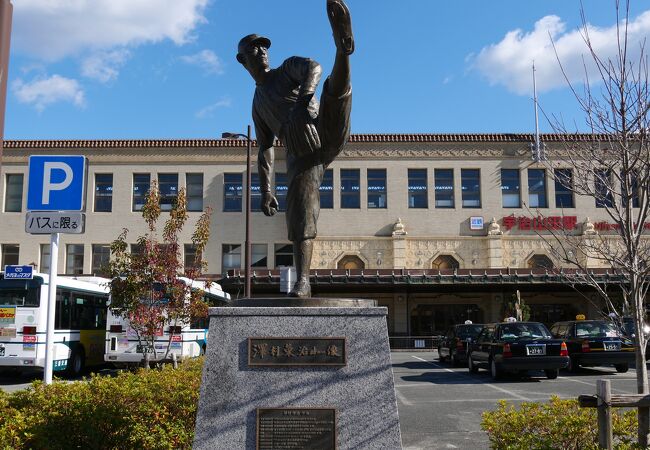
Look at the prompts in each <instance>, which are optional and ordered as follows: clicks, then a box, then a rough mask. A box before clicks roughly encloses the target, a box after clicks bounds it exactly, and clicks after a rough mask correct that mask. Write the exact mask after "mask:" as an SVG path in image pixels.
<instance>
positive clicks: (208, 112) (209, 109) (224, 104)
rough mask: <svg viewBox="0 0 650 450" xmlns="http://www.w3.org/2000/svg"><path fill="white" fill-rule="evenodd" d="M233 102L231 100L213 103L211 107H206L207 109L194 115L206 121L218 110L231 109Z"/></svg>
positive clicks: (202, 109)
mask: <svg viewBox="0 0 650 450" xmlns="http://www.w3.org/2000/svg"><path fill="white" fill-rule="evenodd" d="M231 103H232V102H231V101H230V99H229V98H226V99H222V100H219V101H218V102H216V103H213V104H211V105H208V106H206V107H205V108H201V109H200V110H199V111H197V112H196V114H194V115H195V116H196V117H197V118H198V119H206V118H209V117H212V114H213V113H214V111H215V110H217V109H218V108H229V107H230V105H231Z"/></svg>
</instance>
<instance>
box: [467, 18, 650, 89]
mask: <svg viewBox="0 0 650 450" xmlns="http://www.w3.org/2000/svg"><path fill="white" fill-rule="evenodd" d="M588 29H589V37H590V39H591V41H592V45H593V47H594V50H595V51H596V53H597V54H598V55H599V56H600V57H601V58H602V59H607V58H614V57H615V56H616V53H617V44H616V32H617V31H616V25H615V24H614V25H612V26H611V27H607V28H597V27H594V26H591V25H589V27H588ZM649 36H650V11H646V12H644V13H643V14H641V15H639V16H638V17H637V18H635V19H631V20H630V23H629V27H628V39H629V43H630V45H629V47H628V50H629V56H630V57H631V58H632V60H634V58H635V56H636V57H638V54H639V45H640V44H639V43H640V42H643V41H644V40H645V39H646V38H648V37H649ZM551 39H552V41H553V42H554V43H555V47H556V49H557V56H558V57H559V59H560V62H561V63H562V66H563V68H564V71H565V72H566V74H567V76H568V78H569V80H570V81H571V82H572V83H575V82H582V81H583V80H584V79H585V64H586V67H587V74H588V76H589V78H590V80H595V79H596V78H598V73H597V72H596V69H595V67H594V65H593V63H592V62H591V60H590V57H589V54H588V51H587V47H586V44H585V42H584V40H583V38H582V36H581V34H580V31H578V30H571V31H566V24H565V23H564V22H562V19H561V18H559V17H557V16H552V15H551V16H546V17H543V18H542V19H540V20H539V21H537V22H536V23H535V27H534V29H533V30H532V31H530V32H524V31H522V30H521V29H516V30H513V31H510V32H508V33H507V34H506V35H505V37H504V38H503V39H502V40H501V42H499V43H497V44H492V45H489V46H487V47H484V48H483V49H482V50H481V51H480V53H479V54H478V55H476V56H474V55H472V56H471V57H470V58H469V61H470V63H471V64H472V66H473V68H475V69H477V70H479V71H480V72H481V73H482V74H483V75H484V76H485V77H486V78H487V79H488V80H489V82H490V83H491V84H493V85H497V84H498V85H502V86H505V87H506V88H507V89H508V90H510V91H512V92H515V93H517V94H522V95H523V94H531V93H532V90H533V86H532V85H533V81H532V69H531V67H532V63H533V61H535V68H536V79H537V89H538V91H548V90H551V89H555V88H558V87H565V86H566V81H565V79H564V76H563V75H562V72H561V70H560V67H559V65H558V62H557V58H556V55H555V51H554V49H553V45H552V41H551Z"/></svg>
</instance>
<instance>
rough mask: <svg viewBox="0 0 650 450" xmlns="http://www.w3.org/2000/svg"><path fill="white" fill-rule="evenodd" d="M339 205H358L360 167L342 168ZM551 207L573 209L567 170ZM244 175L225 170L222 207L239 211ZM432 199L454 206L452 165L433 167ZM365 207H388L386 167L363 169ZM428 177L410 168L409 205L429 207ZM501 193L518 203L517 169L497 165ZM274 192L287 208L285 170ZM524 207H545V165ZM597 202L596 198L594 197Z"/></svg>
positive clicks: (474, 190) (329, 189) (465, 173)
mask: <svg viewBox="0 0 650 450" xmlns="http://www.w3.org/2000/svg"><path fill="white" fill-rule="evenodd" d="M340 170H341V172H340V176H341V190H340V191H341V197H340V199H341V208H344V209H355V208H360V207H361V170H360V169H340ZM333 179H334V177H333V169H328V170H326V171H325V176H324V178H323V183H322V185H321V188H320V203H321V208H326V209H327V208H333V207H334V186H333ZM554 179H555V206H556V207H557V208H573V207H574V199H573V191H572V190H571V186H572V171H571V169H556V170H555V173H554ZM242 183H243V174H242V173H226V174H225V175H224V184H225V186H224V207H223V210H224V211H225V212H241V211H242V206H243V203H242V199H243V195H242V194H243V184H242ZM259 184H260V183H259V176H258V175H257V174H253V176H252V180H251V185H252V186H251V210H252V211H259V210H260V202H261V192H260V187H259ZM460 186H461V198H460V201H461V206H462V207H463V208H480V207H481V170H480V169H460ZM433 187H434V201H435V207H436V208H456V194H455V186H454V169H434V170H433ZM367 190H368V192H367V201H368V203H367V207H368V209H377V208H381V209H384V208H387V207H388V203H387V192H388V190H387V181H386V169H368V170H367ZM428 191H429V181H428V170H427V169H408V207H409V208H414V209H418V208H424V209H426V208H428V207H429V192H428ZM501 192H502V201H503V207H504V208H521V189H520V171H519V169H502V170H501ZM275 196H276V198H277V200H278V203H279V205H280V207H279V211H284V210H286V196H287V175H286V173H282V172H280V173H276V175H275ZM528 196H529V198H528V206H529V207H531V208H548V207H549V205H548V198H547V187H546V170H545V169H528ZM597 206H598V202H597Z"/></svg>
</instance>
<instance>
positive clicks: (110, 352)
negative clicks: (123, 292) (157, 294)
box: [104, 277, 230, 366]
mask: <svg viewBox="0 0 650 450" xmlns="http://www.w3.org/2000/svg"><path fill="white" fill-rule="evenodd" d="M179 279H180V280H182V281H183V282H185V283H186V284H187V285H188V286H191V287H192V288H194V289H201V290H203V291H204V292H205V294H204V296H205V300H206V301H207V303H208V304H209V305H210V306H227V305H228V304H229V302H230V294H227V293H225V292H223V291H222V290H221V286H220V285H219V284H217V283H211V284H210V285H209V286H207V285H206V283H205V282H200V281H192V280H190V279H188V278H184V277H179ZM171 331H173V333H171ZM207 335H208V318H204V319H200V320H196V321H192V323H186V324H181V325H180V326H179V325H178V324H170V323H165V324H164V326H163V327H162V328H161V329H160V330H159V331H158V333H156V336H155V338H154V348H153V349H151V348H148V347H147V346H146V344H145V341H144V339H143V340H142V342H140V341H139V340H138V336H137V334H136V332H135V331H134V330H133V328H131V327H130V326H129V320H128V319H126V318H124V317H120V316H117V315H115V314H113V312H112V311H111V310H110V307H109V310H108V320H107V328H106V354H105V356H104V359H105V361H106V362H110V363H113V364H115V365H116V366H126V365H136V364H139V363H141V362H142V361H143V359H144V352H149V353H150V361H151V362H155V361H164V360H166V361H171V360H172V358H173V357H174V356H172V355H175V357H176V359H177V360H181V359H184V358H192V357H196V356H199V355H202V354H203V353H205V347H206V343H207V341H208V336H207ZM170 337H171V339H172V341H171V343H170V342H169V340H170ZM168 346H169V353H168V354H167V348H168ZM165 355H167V358H166V359H165Z"/></svg>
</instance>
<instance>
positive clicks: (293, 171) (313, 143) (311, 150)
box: [281, 80, 352, 242]
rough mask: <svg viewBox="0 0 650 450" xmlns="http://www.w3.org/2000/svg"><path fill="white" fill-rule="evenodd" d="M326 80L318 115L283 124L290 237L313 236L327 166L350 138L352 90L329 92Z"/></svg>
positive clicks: (303, 237) (304, 237)
mask: <svg viewBox="0 0 650 450" xmlns="http://www.w3.org/2000/svg"><path fill="white" fill-rule="evenodd" d="M327 87H328V80H326V81H325V85H324V87H323V93H322V95H321V99H320V108H319V110H318V117H317V118H315V119H313V118H310V117H308V116H305V117H299V118H296V119H294V120H293V121H291V122H288V123H286V124H285V126H284V127H283V130H282V131H283V132H282V138H281V139H282V141H283V142H284V144H285V146H286V148H287V172H288V173H287V178H288V189H287V212H286V220H287V230H288V234H289V240H290V241H292V242H296V241H297V242H299V241H303V240H305V239H314V238H315V237H316V222H317V221H318V214H319V212H320V185H321V183H322V181H323V173H324V172H325V169H326V168H327V166H328V165H329V164H330V163H331V162H332V161H333V160H334V158H336V156H337V155H338V154H339V153H340V152H341V150H343V147H344V146H345V144H346V142H347V141H348V138H349V137H350V111H351V108H352V90H351V89H348V91H347V93H346V94H345V95H343V96H341V97H333V96H331V95H329V94H328V92H327V91H328V89H327Z"/></svg>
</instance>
